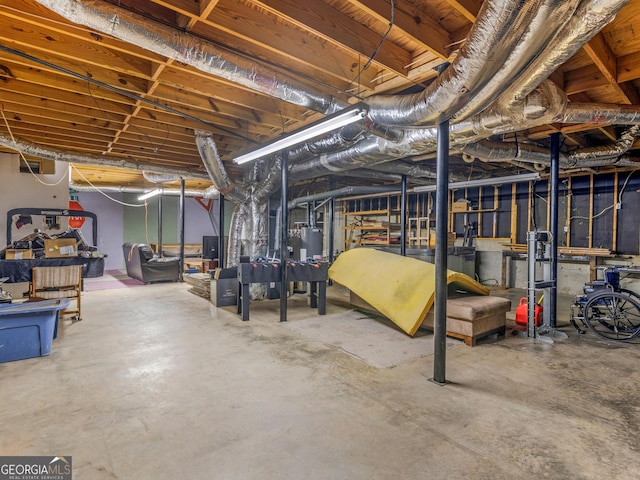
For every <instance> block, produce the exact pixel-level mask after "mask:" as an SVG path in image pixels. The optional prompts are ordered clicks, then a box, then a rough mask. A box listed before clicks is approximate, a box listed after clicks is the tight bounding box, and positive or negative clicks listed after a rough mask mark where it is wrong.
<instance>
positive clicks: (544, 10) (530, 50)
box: [455, 0, 580, 121]
mask: <svg viewBox="0 0 640 480" xmlns="http://www.w3.org/2000/svg"><path fill="white" fill-rule="evenodd" d="M579 3H580V0H544V1H543V2H542V3H541V5H540V7H539V8H538V9H537V11H536V12H535V15H534V17H533V18H532V19H531V21H529V23H528V24H527V25H524V26H522V25H514V26H513V28H514V29H515V30H517V31H524V33H523V34H522V37H521V39H520V40H519V42H518V44H517V45H516V47H515V48H514V49H513V51H512V52H511V53H510V55H509V57H508V58H507V59H506V60H505V61H504V64H503V66H502V68H500V69H499V70H498V71H497V72H496V74H495V75H494V76H493V78H491V80H490V81H489V82H488V84H487V86H486V87H485V88H483V89H482V90H481V91H480V92H479V93H478V95H476V96H475V97H474V98H472V99H471V100H470V101H469V102H468V103H467V104H466V105H465V106H464V107H463V108H462V110H460V112H458V113H456V115H455V121H460V120H464V119H465V118H469V117H471V116H473V115H475V114H477V113H478V112H480V111H482V110H484V109H485V108H486V107H487V106H489V105H490V104H492V103H493V102H494V101H495V100H496V98H498V96H499V95H500V94H501V93H502V92H503V91H504V90H506V89H507V88H509V86H510V84H511V82H512V81H513V79H514V78H518V76H519V75H520V74H522V73H523V71H524V70H525V69H526V68H527V67H528V66H529V64H530V63H531V62H532V61H533V60H534V59H535V58H536V57H537V56H538V55H539V52H540V51H541V50H542V49H543V48H544V47H545V46H546V45H547V44H548V43H549V42H550V41H551V40H552V39H553V38H554V37H555V36H556V34H557V32H558V31H559V30H560V28H562V27H563V26H564V25H565V24H566V23H567V22H568V21H569V19H570V18H571V16H572V15H573V13H574V11H575V9H576V7H577V6H578V4H579ZM538 83H539V82H538Z"/></svg>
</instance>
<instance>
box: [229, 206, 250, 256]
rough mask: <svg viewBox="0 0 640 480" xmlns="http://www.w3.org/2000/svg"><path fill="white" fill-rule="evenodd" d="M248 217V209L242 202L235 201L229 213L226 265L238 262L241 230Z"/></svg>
mask: <svg viewBox="0 0 640 480" xmlns="http://www.w3.org/2000/svg"><path fill="white" fill-rule="evenodd" d="M248 218H249V209H248V208H247V206H246V205H245V204H244V203H236V206H235V208H234V209H233V213H232V214H231V223H230V225H229V244H228V246H227V258H226V261H227V265H226V266H227V267H235V266H237V265H238V264H239V263H240V251H241V243H242V242H241V240H242V230H243V228H244V225H245V224H246V223H247V220H248Z"/></svg>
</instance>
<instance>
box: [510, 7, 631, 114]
mask: <svg viewBox="0 0 640 480" xmlns="http://www.w3.org/2000/svg"><path fill="white" fill-rule="evenodd" d="M627 3H629V0H583V2H582V3H581V4H580V6H579V7H578V9H577V10H576V11H575V13H574V15H573V16H572V17H571V19H570V20H569V22H568V23H567V24H566V25H565V26H564V27H563V28H562V30H561V31H560V32H559V33H558V35H557V36H556V37H555V39H554V40H553V41H552V42H550V43H549V45H547V47H546V48H545V49H544V50H543V51H542V52H540V53H539V56H538V58H537V59H536V60H535V61H534V62H533V63H532V64H531V65H530V66H529V67H528V68H527V70H526V71H525V72H524V74H523V75H522V76H521V77H520V80H517V81H516V82H514V83H513V85H511V86H510V87H509V89H507V90H506V91H505V93H504V98H505V102H503V103H506V104H507V105H508V106H511V105H515V104H517V103H518V102H520V101H522V99H524V98H525V97H526V96H527V95H528V94H529V93H530V92H531V91H533V89H535V88H536V87H537V86H538V85H540V83H541V82H542V81H543V80H545V79H546V78H548V77H549V75H551V73H553V72H554V71H555V70H556V69H557V68H558V67H559V66H560V65H562V64H563V63H564V62H566V61H567V60H568V59H570V58H571V57H573V55H574V54H575V53H576V52H577V51H578V50H580V48H582V46H583V45H584V44H585V43H587V42H588V41H589V40H591V39H592V38H593V37H594V36H595V35H596V34H597V33H598V32H599V31H600V30H602V28H603V27H604V26H605V25H607V24H608V23H609V22H611V21H612V20H613V19H614V17H615V15H616V13H617V12H618V10H620V8H622V7H623V6H624V5H625V4H627Z"/></svg>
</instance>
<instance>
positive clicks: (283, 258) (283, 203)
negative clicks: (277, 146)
mask: <svg viewBox="0 0 640 480" xmlns="http://www.w3.org/2000/svg"><path fill="white" fill-rule="evenodd" d="M281 155H282V189H281V192H280V321H281V322H286V321H287V292H288V290H289V288H288V287H289V286H288V285H287V260H288V259H289V249H288V248H287V236H288V235H287V233H288V231H289V229H288V226H289V220H288V212H289V209H288V208H287V181H288V178H289V172H288V169H289V166H288V163H289V151H288V150H282V154H281Z"/></svg>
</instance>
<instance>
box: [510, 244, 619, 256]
mask: <svg viewBox="0 0 640 480" xmlns="http://www.w3.org/2000/svg"><path fill="white" fill-rule="evenodd" d="M503 245H504V246H506V247H507V248H509V250H511V251H512V252H523V253H527V245H526V244H521V243H503ZM558 253H559V254H560V255H579V256H585V257H607V256H610V255H612V253H611V250H609V249H608V248H584V247H558Z"/></svg>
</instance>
